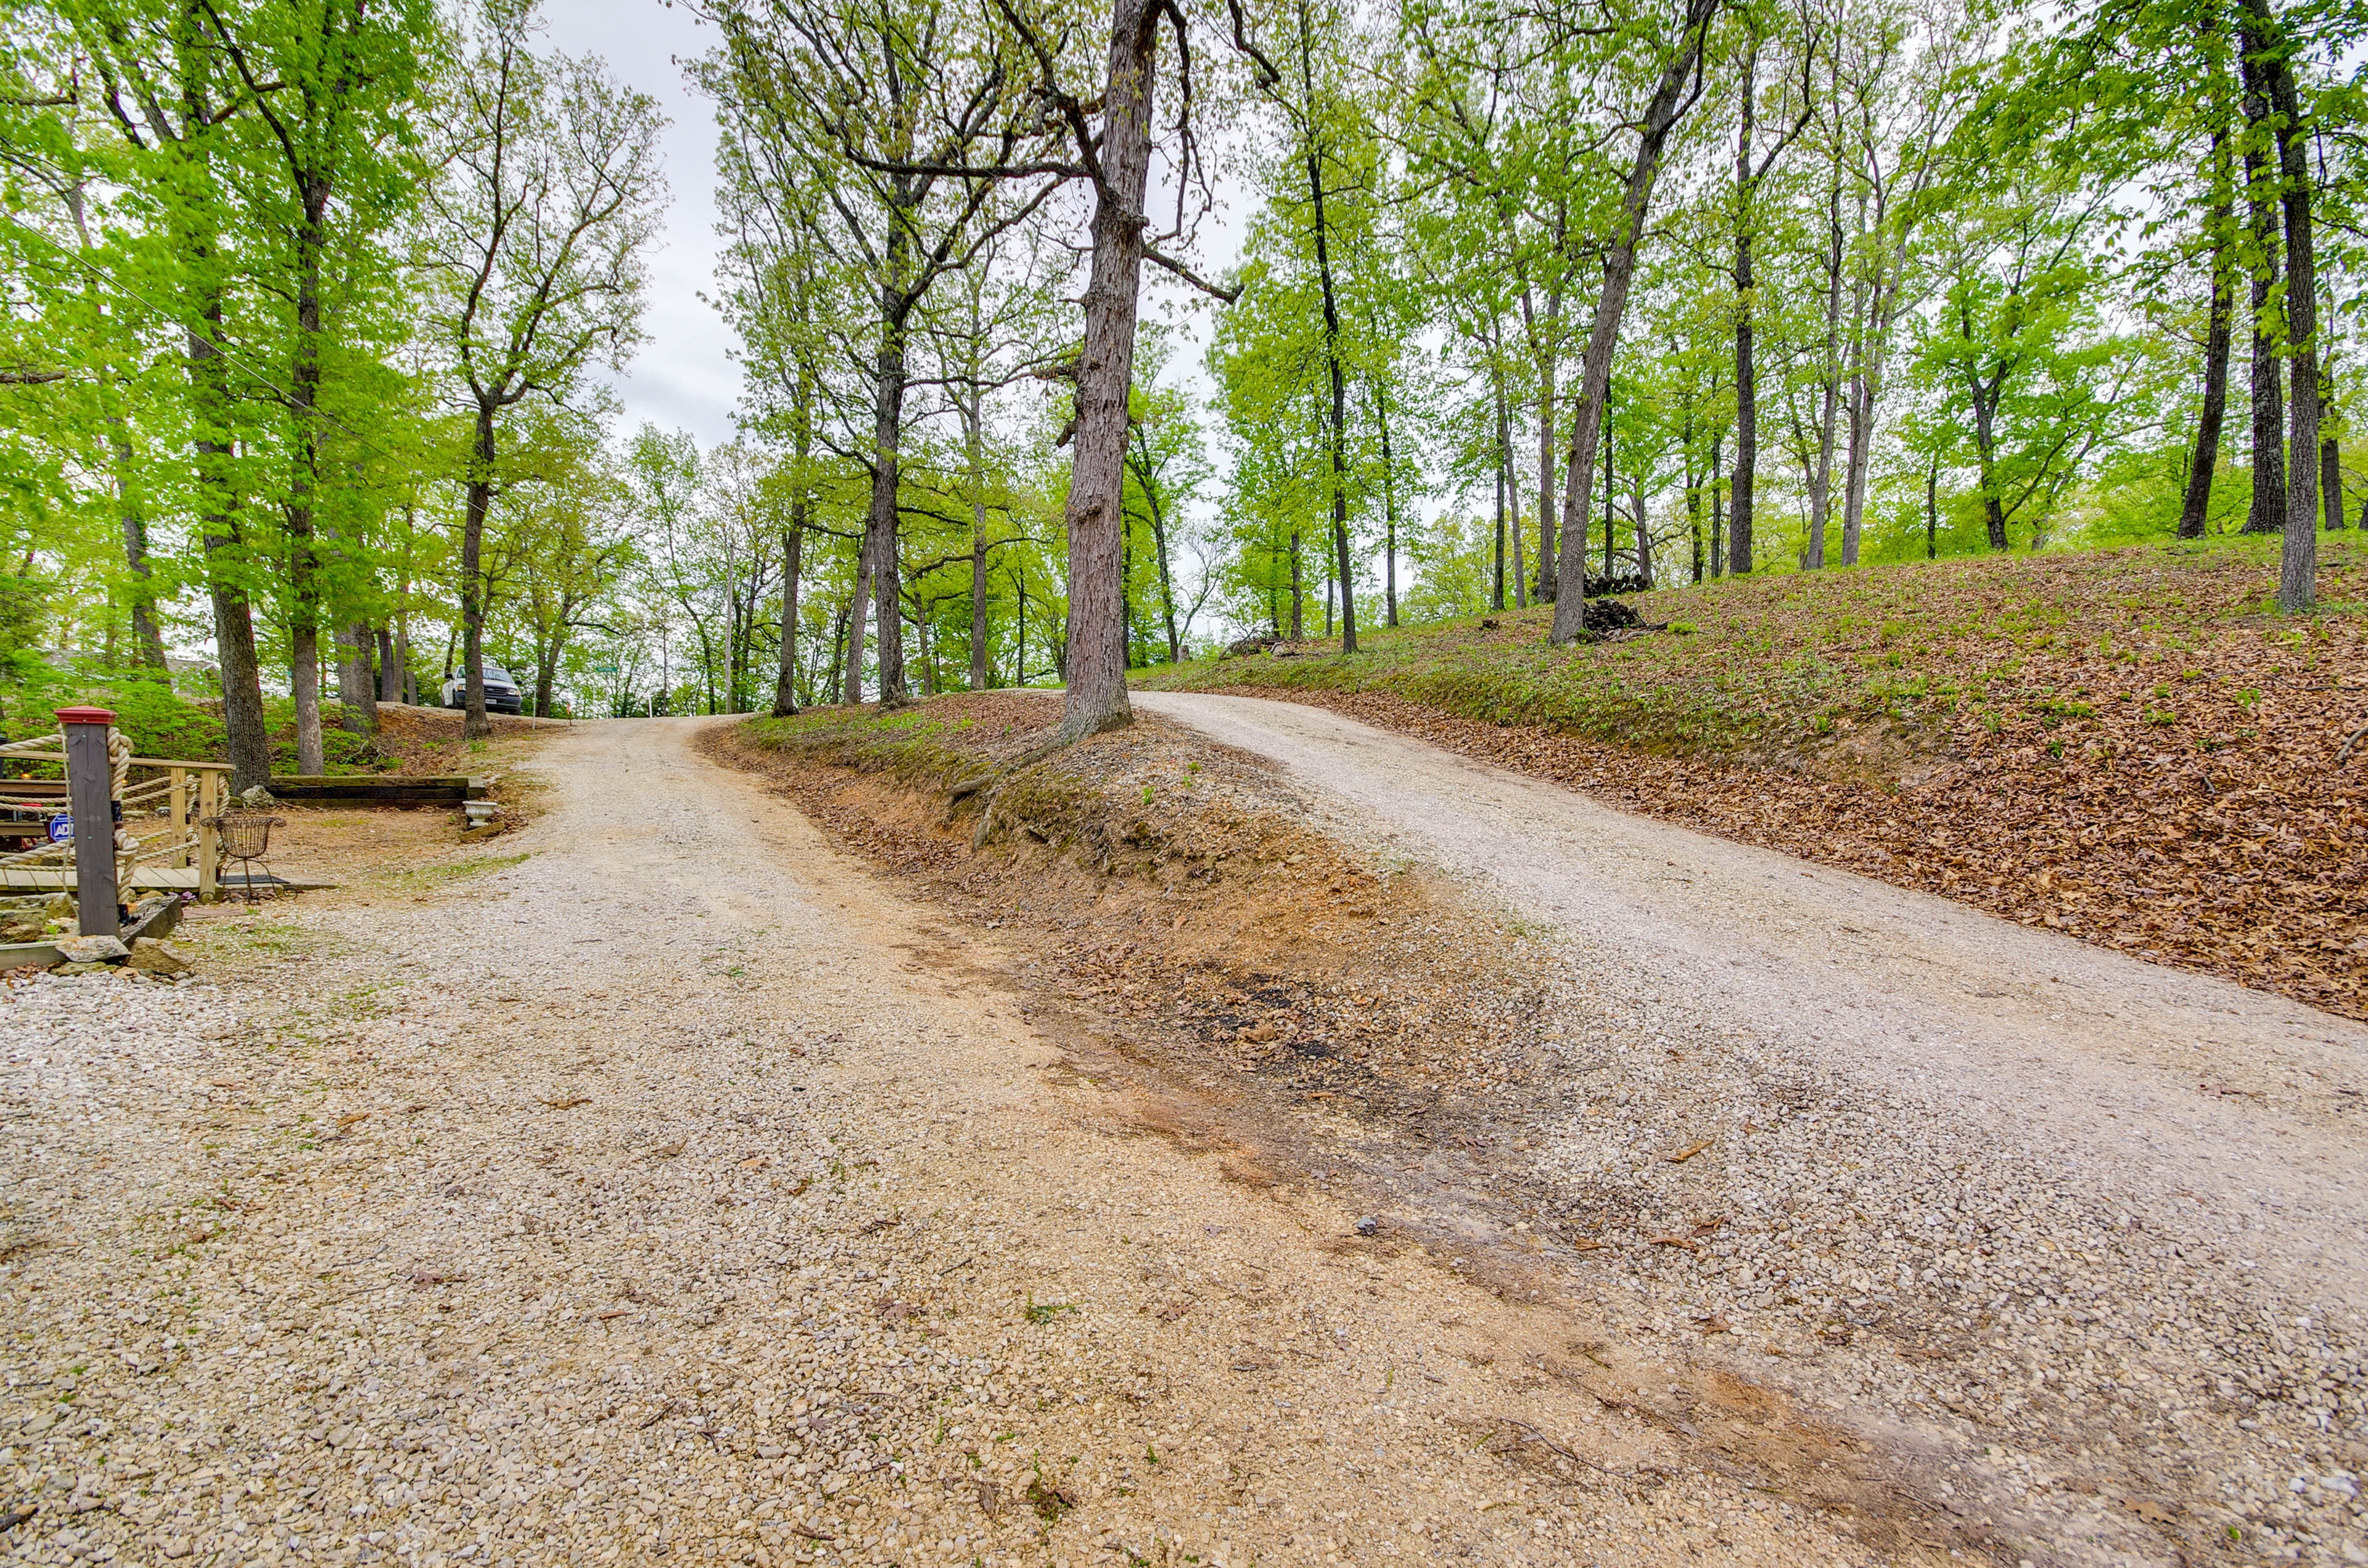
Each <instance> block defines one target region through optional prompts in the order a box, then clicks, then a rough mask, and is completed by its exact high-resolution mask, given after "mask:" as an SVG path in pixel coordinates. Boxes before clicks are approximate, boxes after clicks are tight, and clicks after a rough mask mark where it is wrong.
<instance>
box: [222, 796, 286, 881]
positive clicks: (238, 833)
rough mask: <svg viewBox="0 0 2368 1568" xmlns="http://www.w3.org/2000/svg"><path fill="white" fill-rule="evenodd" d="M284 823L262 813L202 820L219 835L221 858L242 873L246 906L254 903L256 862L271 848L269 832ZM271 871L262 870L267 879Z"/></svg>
mask: <svg viewBox="0 0 2368 1568" xmlns="http://www.w3.org/2000/svg"><path fill="white" fill-rule="evenodd" d="M287 820H288V819H287V818H286V817H275V816H271V815H268V814H267V813H265V812H222V815H220V816H218V817H208V818H206V819H205V821H204V824H203V825H204V826H207V827H210V828H212V829H213V830H214V831H215V832H216V833H218V834H220V835H222V854H223V856H224V857H225V858H229V859H232V860H235V861H237V862H238V863H239V868H240V869H241V870H242V871H243V872H244V873H245V875H244V876H243V877H242V878H241V881H242V882H243V883H244V884H245V892H246V902H247V903H254V902H255V867H256V862H257V861H259V860H261V859H262V858H263V857H264V855H265V853H266V852H267V851H268V850H269V848H270V847H271V830H272V829H273V828H275V827H278V826H279V824H282V823H284V822H286V821H287ZM270 872H271V869H270V868H269V867H268V866H267V867H265V868H264V874H265V875H266V876H268V875H270Z"/></svg>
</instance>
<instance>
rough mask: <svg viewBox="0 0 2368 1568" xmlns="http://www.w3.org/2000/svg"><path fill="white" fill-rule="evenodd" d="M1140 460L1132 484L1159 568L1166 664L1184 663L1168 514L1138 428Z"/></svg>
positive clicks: (1148, 451) (1149, 456) (1137, 439)
mask: <svg viewBox="0 0 2368 1568" xmlns="http://www.w3.org/2000/svg"><path fill="white" fill-rule="evenodd" d="M1135 435H1136V441H1137V451H1138V452H1139V453H1140V460H1139V462H1138V463H1137V466H1136V469H1135V483H1137V484H1138V485H1140V486H1141V487H1142V490H1143V503H1144V506H1145V507H1146V508H1147V509H1148V510H1149V511H1150V513H1151V549H1152V553H1153V556H1154V558H1155V560H1154V563H1155V564H1156V565H1157V567H1158V568H1159V608H1160V614H1161V617H1162V618H1163V619H1165V621H1166V622H1167V662H1168V663H1169V664H1171V665H1178V664H1182V663H1183V662H1184V640H1183V639H1182V638H1181V637H1179V636H1178V635H1177V631H1176V579H1175V576H1174V574H1172V573H1171V572H1170V571H1169V570H1168V565H1167V508H1166V507H1164V506H1160V504H1159V487H1158V486H1157V485H1156V484H1155V483H1152V479H1153V475H1152V472H1151V453H1150V450H1149V449H1148V448H1147V447H1146V446H1144V445H1143V443H1142V440H1141V427H1140V426H1138V427H1137V429H1136V432H1135Z"/></svg>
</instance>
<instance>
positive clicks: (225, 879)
mask: <svg viewBox="0 0 2368 1568" xmlns="http://www.w3.org/2000/svg"><path fill="white" fill-rule="evenodd" d="M214 881H215V885H216V886H218V887H220V888H221V889H222V891H223V892H229V891H231V890H233V889H238V890H241V891H244V890H245V887H246V882H247V879H246V876H245V873H244V872H240V871H224V872H223V873H222V875H221V876H219V877H217V878H215V879H214ZM255 885H256V887H257V888H279V889H283V890H285V891H286V892H323V891H325V890H327V889H330V888H334V887H336V886H338V885H339V884H337V883H336V882H324V881H313V880H312V879H311V878H308V877H271V876H259V877H256V879H255ZM73 887H74V872H73V871H72V870H59V869H55V868H50V867H30V866H0V893H12V892H68V891H70V890H72V889H73ZM131 891H132V892H197V891H198V869H197V868H196V867H195V866H142V867H141V868H139V869H137V870H135V871H133V872H132V873H131Z"/></svg>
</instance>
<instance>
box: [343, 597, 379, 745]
mask: <svg viewBox="0 0 2368 1568" xmlns="http://www.w3.org/2000/svg"><path fill="white" fill-rule="evenodd" d="M346 645H347V648H349V649H350V650H351V653H350V655H349V656H348V657H347V660H346V663H345V667H344V668H343V669H341V670H339V671H338V672H337V724H338V727H339V728H340V729H343V730H344V731H345V732H346V733H348V734H355V735H374V734H376V733H378V676H376V674H375V673H373V672H372V671H371V669H370V623H369V622H368V621H363V620H358V621H356V622H354V623H353V625H352V626H350V627H348V628H347V631H346Z"/></svg>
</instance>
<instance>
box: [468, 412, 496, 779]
mask: <svg viewBox="0 0 2368 1568" xmlns="http://www.w3.org/2000/svg"><path fill="white" fill-rule="evenodd" d="M493 504H494V403H493V402H492V400H491V399H490V398H488V397H485V396H484V395H483V394H480V395H479V397H478V399H477V431H476V440H475V443H474V444H473V446H472V451H471V462H470V464H469V486H468V492H467V502H466V506H465V508H464V510H463V512H462V514H461V692H462V698H461V706H462V708H463V709H464V710H465V713H464V716H463V717H462V719H461V736H462V738H464V739H467V740H472V741H473V740H480V739H482V738H484V736H485V735H488V734H490V733H493V724H492V722H490V721H488V720H487V719H486V717H485V570H484V563H485V515H486V513H487V512H489V511H490V510H492V508H493Z"/></svg>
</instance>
